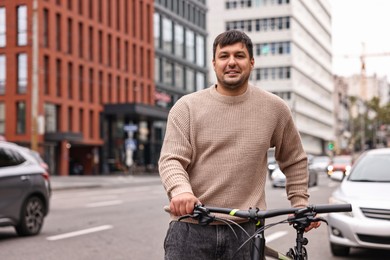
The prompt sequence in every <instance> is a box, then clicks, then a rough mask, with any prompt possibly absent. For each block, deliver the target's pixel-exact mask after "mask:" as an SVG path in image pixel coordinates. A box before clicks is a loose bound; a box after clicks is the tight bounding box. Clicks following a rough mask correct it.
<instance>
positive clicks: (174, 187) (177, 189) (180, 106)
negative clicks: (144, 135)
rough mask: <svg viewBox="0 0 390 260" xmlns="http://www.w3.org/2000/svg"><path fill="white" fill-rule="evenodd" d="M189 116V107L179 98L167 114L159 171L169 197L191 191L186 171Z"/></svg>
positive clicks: (188, 153) (189, 149)
mask: <svg viewBox="0 0 390 260" xmlns="http://www.w3.org/2000/svg"><path fill="white" fill-rule="evenodd" d="M189 118H190V117H189V109H188V107H187V106H186V105H185V103H184V102H180V100H179V101H178V102H177V103H176V104H175V106H173V107H172V109H171V111H170V112H169V115H168V120H167V127H166V133H165V137H164V143H163V146H162V149H161V154H160V159H159V173H160V177H161V181H162V183H163V185H164V188H165V190H166V191H167V194H168V197H169V199H171V198H172V197H174V196H176V195H178V194H180V193H184V192H190V193H193V192H192V188H191V185H190V182H189V176H188V173H187V171H186V169H187V167H188V165H189V164H190V162H191V155H192V147H191V143H190V124H189Z"/></svg>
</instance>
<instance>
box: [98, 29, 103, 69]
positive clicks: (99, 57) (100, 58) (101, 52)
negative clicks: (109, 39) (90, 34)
mask: <svg viewBox="0 0 390 260" xmlns="http://www.w3.org/2000/svg"><path fill="white" fill-rule="evenodd" d="M98 34H99V36H98V37H99V40H98V42H97V44H98V59H99V63H100V64H102V63H103V32H102V31H101V30H99V33H98Z"/></svg>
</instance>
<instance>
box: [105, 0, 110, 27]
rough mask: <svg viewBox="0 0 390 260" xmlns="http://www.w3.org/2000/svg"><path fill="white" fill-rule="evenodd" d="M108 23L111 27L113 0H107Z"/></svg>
mask: <svg viewBox="0 0 390 260" xmlns="http://www.w3.org/2000/svg"><path fill="white" fill-rule="evenodd" d="M106 6H107V25H108V26H109V27H111V0H107V5H106Z"/></svg>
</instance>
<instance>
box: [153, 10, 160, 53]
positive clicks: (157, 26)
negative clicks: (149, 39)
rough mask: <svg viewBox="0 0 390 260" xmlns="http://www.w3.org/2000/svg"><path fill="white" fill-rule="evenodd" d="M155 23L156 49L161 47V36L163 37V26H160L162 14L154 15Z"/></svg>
mask: <svg viewBox="0 0 390 260" xmlns="http://www.w3.org/2000/svg"><path fill="white" fill-rule="evenodd" d="M153 24H154V26H153V27H154V47H155V48H156V49H161V44H160V38H161V33H160V32H161V28H160V14H158V13H154V17H153Z"/></svg>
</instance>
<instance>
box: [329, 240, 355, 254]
mask: <svg viewBox="0 0 390 260" xmlns="http://www.w3.org/2000/svg"><path fill="white" fill-rule="evenodd" d="M330 249H331V251H332V254H333V255H334V256H347V255H349V249H350V248H349V247H346V246H341V245H337V244H333V243H330Z"/></svg>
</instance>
